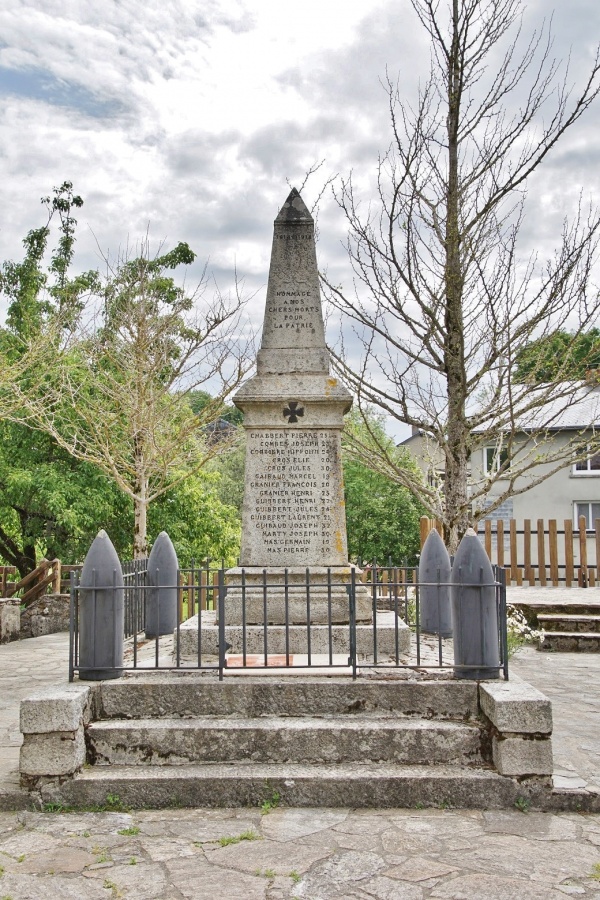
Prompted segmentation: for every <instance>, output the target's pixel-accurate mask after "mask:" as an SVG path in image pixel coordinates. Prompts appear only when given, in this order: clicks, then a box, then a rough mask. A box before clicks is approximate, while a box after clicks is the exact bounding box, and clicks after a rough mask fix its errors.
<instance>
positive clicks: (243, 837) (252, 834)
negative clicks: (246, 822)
mask: <svg viewBox="0 0 600 900" xmlns="http://www.w3.org/2000/svg"><path fill="white" fill-rule="evenodd" d="M242 841H262V838H261V836H260V834H257V833H256V831H254V829H253V828H249V829H248V831H242V833H241V834H237V835H235V836H233V835H232V836H229V835H228V836H227V837H222V838H219V840H218V841H217V843H218V844H219V845H220V846H221V847H229V846H230V844H240V843H241V842H242Z"/></svg>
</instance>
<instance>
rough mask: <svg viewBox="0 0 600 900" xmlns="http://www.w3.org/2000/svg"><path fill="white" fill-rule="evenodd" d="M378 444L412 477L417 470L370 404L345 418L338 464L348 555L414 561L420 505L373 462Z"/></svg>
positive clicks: (420, 514)
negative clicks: (342, 482)
mask: <svg viewBox="0 0 600 900" xmlns="http://www.w3.org/2000/svg"><path fill="white" fill-rule="evenodd" d="M379 446H382V447H384V448H385V451H386V453H387V455H388V456H389V458H390V459H392V460H393V461H394V466H396V467H398V468H402V469H405V470H406V471H407V472H410V473H411V474H412V476H413V477H415V478H418V477H419V470H418V468H417V466H416V463H415V462H414V460H413V459H412V457H411V455H410V454H409V453H408V451H406V450H404V449H400V448H398V447H396V445H395V444H394V442H393V440H392V439H391V438H390V437H389V435H387V434H386V432H385V427H384V421H383V418H382V417H381V416H380V415H377V414H376V413H375V412H374V410H373V409H372V408H367V409H365V410H364V412H363V415H361V413H360V412H359V411H358V410H353V411H352V412H351V413H350V415H349V416H347V417H346V426H345V430H344V435H343V439H342V462H343V468H344V486H345V495H346V523H347V530H348V552H349V555H350V558H351V559H359V558H360V559H362V560H373V559H377V560H378V561H387V559H388V557H391V558H392V562H394V563H398V562H402V561H404V560H408V561H409V562H414V558H415V554H416V553H418V551H419V540H420V532H419V518H420V517H421V516H422V515H425V508H424V507H423V506H422V504H421V503H419V501H418V500H416V499H415V497H414V496H413V494H411V492H410V491H408V490H407V489H406V488H404V487H402V486H401V485H399V484H398V483H397V481H396V479H395V478H393V477H391V478H390V477H388V476H387V475H386V474H384V473H382V472H381V471H380V470H378V469H377V468H376V467H375V466H374V465H373V450H374V449H376V448H377V447H379Z"/></svg>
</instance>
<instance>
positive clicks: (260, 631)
mask: <svg viewBox="0 0 600 900" xmlns="http://www.w3.org/2000/svg"><path fill="white" fill-rule="evenodd" d="M288 632H289V649H290V653H296V654H306V653H307V652H308V639H307V632H308V629H307V626H306V625H290V627H289V629H288ZM396 635H397V640H398V653H399V654H400V655H401V656H404V655H406V654H408V653H409V651H410V628H409V627H408V626H407V625H405V623H404V622H403V621H402V619H400V618H399V617H398V618H396V615H395V613H393V612H386V613H381V612H380V613H379V614H378V616H377V653H378V656H379V657H381V659H382V660H383V659H385V658H387V657H390V656H395V654H396ZM179 637H180V648H181V655H182V656H188V657H195V656H197V654H198V616H194V617H193V618H191V619H188V621H187V622H184V623H183V625H181V627H180V629H179ZM264 639H265V629H264V628H263V627H261V626H258V625H248V626H247V627H246V652H247V653H252V654H255V653H259V654H260V653H263V652H264ZM225 640H226V641H227V643H228V644H229V645H230V648H229V652H231V653H236V654H237V653H241V652H242V649H243V629H242V628H241V627H240V626H238V625H226V627H225ZM331 642H332V650H333V653H335V654H346V653H349V652H350V629H349V627H348V626H347V625H332V628H331ZM373 645H374V631H373V626H372V625H357V626H356V650H357V653H358V655H359V656H362V657H369V658H372V657H373ZM201 647H202V654H203V655H204V654H206V655H207V656H211V655H213V656H217V655H218V652H219V649H218V648H219V629H218V626H217V625H216V622H215V615H214V612H212V611H209V612H203V613H202V624H201ZM310 649H311V653H314V654H327V653H328V652H329V627H328V626H327V625H311V627H310ZM267 651H268V653H274V654H282V653H285V651H286V628H285V626H284V625H269V626H268V627H267Z"/></svg>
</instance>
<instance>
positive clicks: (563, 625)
mask: <svg viewBox="0 0 600 900" xmlns="http://www.w3.org/2000/svg"><path fill="white" fill-rule="evenodd" d="M537 619H538V623H539V627H540V628H543V629H544V643H543V644H542V647H541V649H542V650H557V651H559V652H563V653H600V612H599V611H598V610H596V611H595V612H590V610H589V608H588V607H585V606H584V607H576V608H572V607H570V608H569V612H565V611H560V612H552V613H540V614H538V617H537Z"/></svg>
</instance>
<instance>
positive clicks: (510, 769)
mask: <svg viewBox="0 0 600 900" xmlns="http://www.w3.org/2000/svg"><path fill="white" fill-rule="evenodd" d="M492 757H493V760H494V765H495V766H496V768H497V770H498V772H499V773H500V775H552V742H551V741H550V740H549V739H537V740H536V739H534V738H528V737H522V736H521V735H512V736H508V737H503V738H498V737H494V739H493V741H492Z"/></svg>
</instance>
